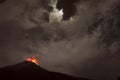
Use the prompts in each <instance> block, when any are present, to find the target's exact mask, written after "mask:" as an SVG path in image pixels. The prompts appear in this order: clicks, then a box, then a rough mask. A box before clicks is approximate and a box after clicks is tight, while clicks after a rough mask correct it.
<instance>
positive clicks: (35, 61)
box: [26, 57, 39, 65]
mask: <svg viewBox="0 0 120 80" xmlns="http://www.w3.org/2000/svg"><path fill="white" fill-rule="evenodd" d="M26 60H27V61H28V62H32V63H35V64H36V65H39V64H38V60H37V59H36V58H35V57H29V58H27V59H26Z"/></svg>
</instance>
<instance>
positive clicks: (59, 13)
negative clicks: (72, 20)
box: [49, 0, 64, 23]
mask: <svg viewBox="0 0 120 80" xmlns="http://www.w3.org/2000/svg"><path fill="white" fill-rule="evenodd" d="M56 4H57V0H52V1H51V4H50V6H52V7H53V11H52V12H51V13H50V16H49V18H50V23H52V22H60V21H61V20H62V18H63V14H64V13H63V9H61V10H58V9H57V8H56Z"/></svg>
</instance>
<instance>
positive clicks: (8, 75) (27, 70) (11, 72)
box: [0, 57, 91, 80]
mask: <svg viewBox="0 0 120 80" xmlns="http://www.w3.org/2000/svg"><path fill="white" fill-rule="evenodd" d="M0 77H1V80H91V79H86V78H78V77H73V76H69V75H66V74H61V73H57V72H50V71H48V70H46V69H44V68H42V67H40V66H38V60H37V59H36V58H35V57H30V58H28V59H26V60H25V61H23V62H21V63H18V64H15V65H10V66H7V67H4V68H0Z"/></svg>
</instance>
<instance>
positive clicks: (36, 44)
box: [0, 0, 120, 80]
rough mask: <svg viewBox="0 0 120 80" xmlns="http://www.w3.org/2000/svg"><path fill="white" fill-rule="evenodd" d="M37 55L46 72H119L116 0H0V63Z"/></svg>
mask: <svg viewBox="0 0 120 80" xmlns="http://www.w3.org/2000/svg"><path fill="white" fill-rule="evenodd" d="M31 56H35V57H36V58H37V59H38V60H39V65H40V66H41V67H43V68H45V69H47V70H50V71H55V72H61V73H66V74H69V75H73V76H78V77H86V78H91V79H96V80H116V78H117V77H118V76H120V0H58V1H57V0H0V67H4V66H8V65H12V64H16V63H18V62H21V61H24V60H25V59H26V58H28V57H31Z"/></svg>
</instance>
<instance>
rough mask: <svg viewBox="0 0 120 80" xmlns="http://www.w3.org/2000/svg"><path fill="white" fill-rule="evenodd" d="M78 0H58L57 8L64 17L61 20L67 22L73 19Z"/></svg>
mask: <svg viewBox="0 0 120 80" xmlns="http://www.w3.org/2000/svg"><path fill="white" fill-rule="evenodd" d="M79 1H80V0H69V1H66V0H58V3H57V8H58V9H63V12H64V15H63V20H69V19H70V18H71V17H73V16H74V15H75V13H76V11H77V7H76V5H75V3H77V2H79Z"/></svg>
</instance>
